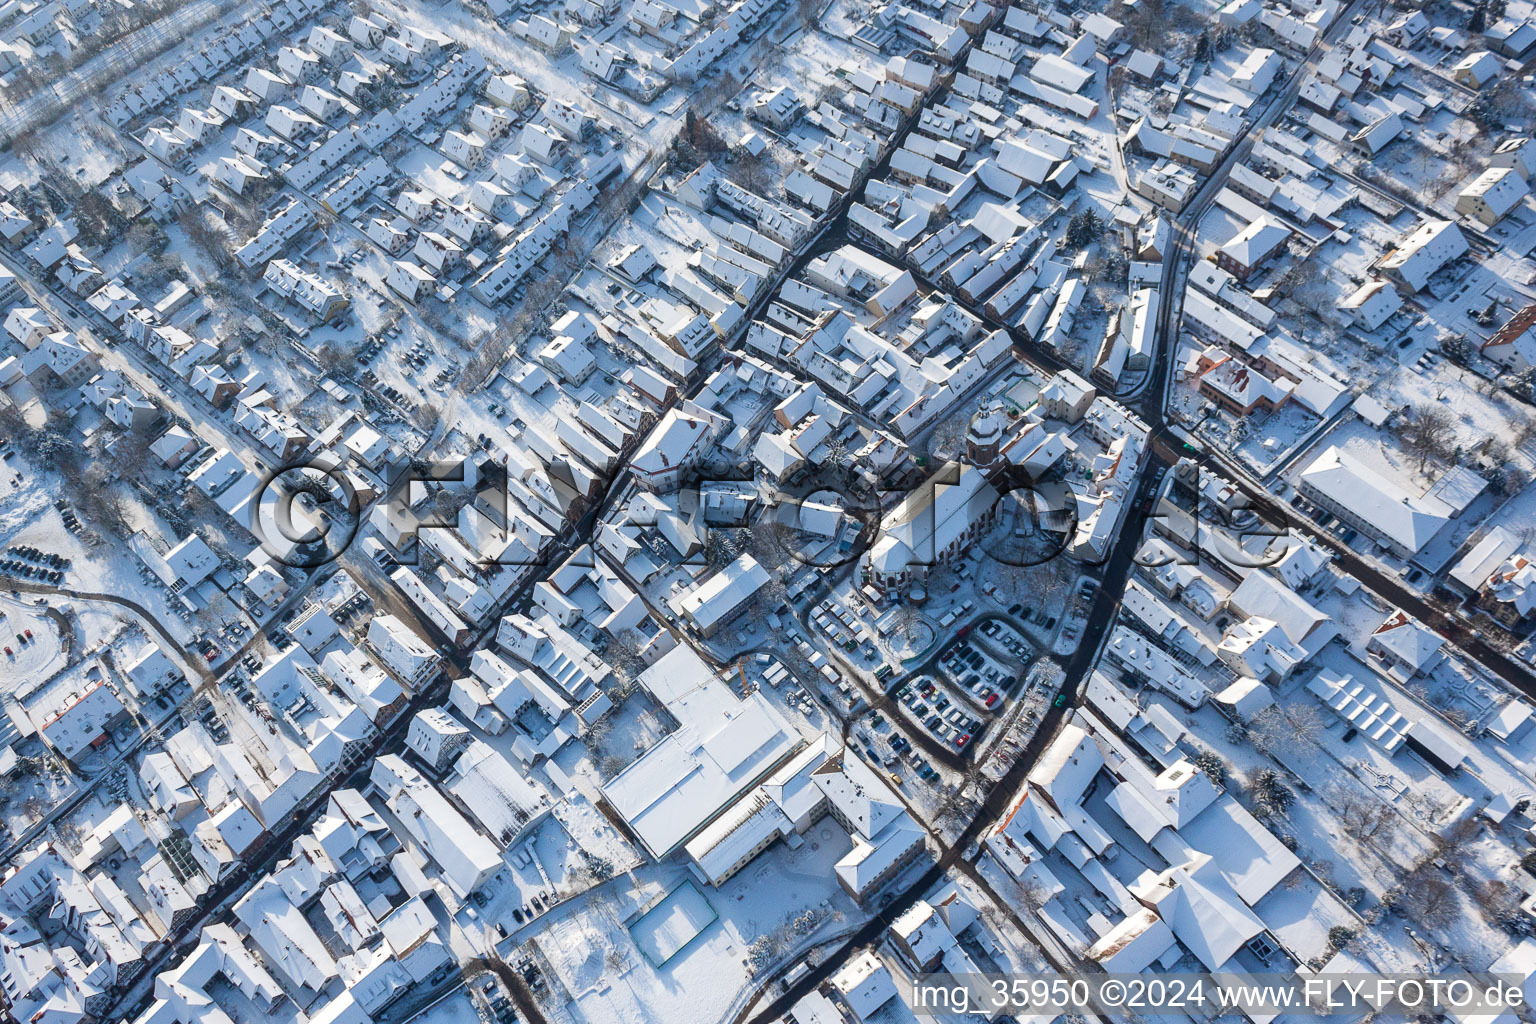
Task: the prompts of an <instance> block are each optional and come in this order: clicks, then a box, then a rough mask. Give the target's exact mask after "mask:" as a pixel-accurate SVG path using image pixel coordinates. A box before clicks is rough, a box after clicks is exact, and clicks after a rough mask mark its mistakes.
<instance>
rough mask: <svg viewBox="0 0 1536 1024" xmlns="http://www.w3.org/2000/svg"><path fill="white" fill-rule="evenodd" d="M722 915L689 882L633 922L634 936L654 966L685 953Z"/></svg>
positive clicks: (637, 944) (631, 929)
mask: <svg viewBox="0 0 1536 1024" xmlns="http://www.w3.org/2000/svg"><path fill="white" fill-rule="evenodd" d="M718 916H719V915H718V914H716V913H715V908H714V907H713V906H711V905H710V902H709V900H707V899H705V898H704V894H703V893H701V892H699V890H698V889H697V888H696V887H695V886H694V884H693V883H692V882H691V881H689V882H684V883H683V884H682V885H680V886H678V887H677V888H676V889H673V890H672V891H671V892H669V893H667V895H665V896H663V897H662V898H661V901H660V902H658V903H657V904H656V905H655V906H653V907H652V908H651V909H650V910H647V911H646V912H645V913H644V914H642V915H640V917H639V918H638V919H637V920H636V921H635V923H634V924H632V925H630V926H629V935H630V938H632V939H634V940H635V945H636V946H638V947H640V952H641V953H642V954H644V956H645V958H646V960H648V961H650V963H651V966H653V967H660V966H661V965H662V964H664V963H666V962H667V961H668V960H671V959H672V958H673V957H675V956H677V954H679V953H681V952H682V951H683V949H684V947H686V946H687V945H688V943H690V942H692V941H693V940H694V939H696V938H698V937H699V934H700V933H701V932H703V931H704V929H705V928H708V927H709V926H710V925H711V924H712V923H713V922H714V920H715V918H716V917H718Z"/></svg>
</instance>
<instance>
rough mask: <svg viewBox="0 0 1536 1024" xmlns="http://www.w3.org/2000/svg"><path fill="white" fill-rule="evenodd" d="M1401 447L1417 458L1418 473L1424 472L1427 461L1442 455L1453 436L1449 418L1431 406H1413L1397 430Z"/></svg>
mask: <svg viewBox="0 0 1536 1024" xmlns="http://www.w3.org/2000/svg"><path fill="white" fill-rule="evenodd" d="M1397 434H1398V437H1399V438H1400V439H1401V440H1402V442H1403V447H1404V448H1406V449H1407V450H1408V451H1409V452H1410V453H1411V454H1413V455H1416V456H1418V459H1419V472H1421V473H1422V472H1424V470H1425V468H1426V467H1427V466H1428V465H1429V460H1430V459H1432V458H1434V457H1436V456H1437V455H1443V454H1444V453H1445V451H1446V449H1447V448H1448V446H1449V445H1450V442H1451V438H1452V437H1453V436H1454V430H1453V423H1452V420H1451V417H1450V415H1449V414H1448V413H1446V412H1445V411H1444V410H1443V409H1439V408H1436V407H1435V406H1432V405H1419V406H1415V407H1414V408H1413V410H1412V411H1411V412H1409V414H1408V415H1407V416H1406V417H1405V418H1404V419H1403V423H1402V426H1400V427H1399V428H1398V432H1397Z"/></svg>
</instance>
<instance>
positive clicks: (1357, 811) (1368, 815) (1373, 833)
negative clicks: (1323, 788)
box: [1336, 789, 1397, 844]
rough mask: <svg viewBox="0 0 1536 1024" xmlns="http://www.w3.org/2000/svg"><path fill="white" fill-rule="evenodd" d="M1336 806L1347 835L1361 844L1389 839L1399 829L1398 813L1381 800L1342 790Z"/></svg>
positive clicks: (1341, 825)
mask: <svg viewBox="0 0 1536 1024" xmlns="http://www.w3.org/2000/svg"><path fill="white" fill-rule="evenodd" d="M1336 806H1337V807H1338V810H1339V818H1340V827H1342V828H1343V829H1344V833H1345V835H1348V836H1349V837H1350V838H1352V839H1354V840H1355V841H1356V842H1359V843H1361V844H1364V843H1369V842H1371V841H1372V840H1386V839H1389V838H1390V837H1391V836H1392V833H1393V832H1394V831H1395V830H1396V829H1397V812H1396V811H1394V810H1393V809H1392V808H1391V806H1389V805H1388V804H1385V803H1383V802H1382V801H1380V800H1376V799H1373V798H1371V797H1368V796H1363V795H1361V794H1359V793H1355V792H1353V791H1349V790H1342V789H1341V790H1340V792H1339V795H1338V799H1337V804H1336Z"/></svg>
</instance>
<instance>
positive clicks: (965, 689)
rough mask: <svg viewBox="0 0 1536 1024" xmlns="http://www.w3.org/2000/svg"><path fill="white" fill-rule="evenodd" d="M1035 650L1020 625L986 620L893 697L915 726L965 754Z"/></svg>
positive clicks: (1003, 705) (964, 632)
mask: <svg viewBox="0 0 1536 1024" xmlns="http://www.w3.org/2000/svg"><path fill="white" fill-rule="evenodd" d="M1015 607H1019V606H1015ZM1021 610H1022V609H1021ZM1021 621H1028V617H1027V615H1026V616H1022V617H1021ZM1052 624H1053V625H1054V622H1053V623H1052ZM1042 626H1043V623H1042ZM1036 653H1037V651H1036V648H1035V645H1034V644H1033V643H1032V642H1031V641H1030V640H1029V639H1027V638H1026V637H1025V636H1024V634H1023V633H1022V632H1021V631H1020V629H1019V628H1017V627H1016V626H1014V625H1012V624H1010V623H1009V622H1008V621H1006V620H1005V619H1002V618H990V619H986V620H984V621H982V622H980V623H979V624H976V625H975V626H973V627H967V628H963V629H961V630H959V631H958V632H957V633H956V635H955V639H954V640H952V641H951V642H950V643H949V644H948V645H947V646H946V647H944V649H943V650H942V651H941V652H940V653H939V655H938V657H937V658H936V659H935V660H934V662H933V663H932V667H931V669H930V670H929V671H925V672H920V673H919V674H917V675H914V676H913V677H912V678H910V679H907V680H905V681H904V682H902V683H901V684H900V685H899V686H897V687H896V689H895V690H894V691H892V694H891V696H892V697H893V698H895V700H896V702H897V704H898V705H899V706H900V707H901V708H902V710H903V714H905V715H906V716H907V717H908V718H910V719H911V721H912V723H913V724H914V725H915V726H916V727H917V728H921V729H925V730H927V731H928V732H929V733H930V734H932V735H933V736H934V737H935V738H936V739H937V740H938V741H939V742H941V743H944V744H945V745H947V746H948V747H949V748H950V749H952V750H954V751H955V752H957V753H964V752H966V751H967V750H968V749H969V748H971V747H972V746H974V745H975V743H976V741H977V740H978V739H979V738H980V736H981V734H982V733H983V731H984V730H985V729H986V728H987V726H988V725H989V723H990V722H991V721H992V719H993V718H994V717H995V716H997V715H999V714H1001V713H1002V712H1003V710H1004V709H1005V708H1006V707H1007V706H1008V701H1009V700H1010V699H1011V697H1012V696H1013V695H1014V694H1015V691H1016V690H1017V687H1018V685H1019V680H1020V679H1021V678H1023V676H1024V674H1025V672H1026V671H1027V669H1028V667H1029V665H1030V664H1031V663H1032V662H1033V661H1034V659H1035V656H1036Z"/></svg>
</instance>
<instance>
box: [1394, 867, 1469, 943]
mask: <svg viewBox="0 0 1536 1024" xmlns="http://www.w3.org/2000/svg"><path fill="white" fill-rule="evenodd" d="M1397 909H1398V910H1400V911H1401V912H1402V913H1403V914H1404V915H1405V916H1407V917H1408V918H1410V919H1412V920H1414V921H1416V922H1418V923H1419V924H1421V925H1423V926H1424V927H1426V928H1444V927H1445V926H1447V925H1449V924H1450V923H1451V922H1452V921H1454V920H1456V917H1457V915H1458V914H1459V913H1460V909H1461V907H1460V900H1459V899H1458V897H1457V894H1456V887H1455V886H1454V885H1452V884H1451V883H1450V881H1449V880H1447V879H1446V877H1445V876H1444V875H1442V874H1441V873H1440V871H1439V870H1438V869H1437V868H1434V867H1431V866H1428V865H1426V866H1425V867H1422V868H1419V869H1418V870H1416V871H1414V872H1413V873H1412V874H1410V875H1409V876H1408V877H1407V878H1405V879H1404V880H1403V887H1402V894H1401V896H1400V897H1399V898H1398V900H1397Z"/></svg>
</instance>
